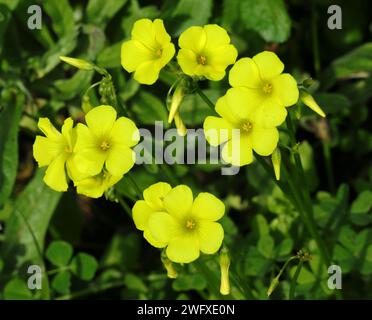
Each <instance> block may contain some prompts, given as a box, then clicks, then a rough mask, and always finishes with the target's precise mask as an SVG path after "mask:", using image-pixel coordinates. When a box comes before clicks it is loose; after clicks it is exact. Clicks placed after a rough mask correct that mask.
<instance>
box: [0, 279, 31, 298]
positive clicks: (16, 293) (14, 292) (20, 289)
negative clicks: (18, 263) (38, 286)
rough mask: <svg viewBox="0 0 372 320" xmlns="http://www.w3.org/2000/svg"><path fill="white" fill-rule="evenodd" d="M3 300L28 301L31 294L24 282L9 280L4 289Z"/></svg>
mask: <svg viewBox="0 0 372 320" xmlns="http://www.w3.org/2000/svg"><path fill="white" fill-rule="evenodd" d="M3 294H4V299H5V300H30V299H31V298H32V294H31V291H30V289H29V288H28V287H27V285H26V283H25V281H24V280H22V279H20V278H18V277H16V278H14V279H12V280H10V281H9V282H8V283H7V284H6V285H5V287H4V293H3Z"/></svg>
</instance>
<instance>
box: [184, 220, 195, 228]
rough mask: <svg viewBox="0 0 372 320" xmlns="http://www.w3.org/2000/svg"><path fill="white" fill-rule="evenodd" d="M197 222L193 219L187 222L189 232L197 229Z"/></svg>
mask: <svg viewBox="0 0 372 320" xmlns="http://www.w3.org/2000/svg"><path fill="white" fill-rule="evenodd" d="M195 226H196V222H195V221H194V220H193V219H188V220H186V228H187V229H189V230H193V229H195Z"/></svg>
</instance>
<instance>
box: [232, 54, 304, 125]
mask: <svg viewBox="0 0 372 320" xmlns="http://www.w3.org/2000/svg"><path fill="white" fill-rule="evenodd" d="M283 69H284V64H283V63H282V62H281V61H280V59H279V58H278V56H277V55H276V54H275V53H273V52H269V51H264V52H261V53H259V54H257V55H255V56H254V57H253V58H252V59H251V58H242V59H240V60H238V61H237V62H236V63H235V64H234V66H233V67H232V68H231V70H230V73H229V82H230V85H231V86H232V87H244V88H245V89H246V90H247V92H248V94H247V98H248V100H249V101H250V103H251V104H252V105H254V106H255V107H256V108H258V110H257V119H258V121H259V122H260V123H261V124H262V125H264V126H266V127H273V126H278V125H280V124H282V123H283V121H284V120H285V117H286V116H287V110H286V108H285V107H289V106H291V105H293V104H295V103H296V102H297V100H298V95H299V92H298V88H297V83H296V80H295V79H294V78H293V77H292V76H291V75H290V74H289V73H282V72H283Z"/></svg>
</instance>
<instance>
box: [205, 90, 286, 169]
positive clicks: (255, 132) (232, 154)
mask: <svg viewBox="0 0 372 320" xmlns="http://www.w3.org/2000/svg"><path fill="white" fill-rule="evenodd" d="M215 109H216V112H217V113H218V114H219V115H220V116H221V117H214V116H209V117H207V118H206V119H205V121H204V132H205V136H206V139H207V141H208V142H209V143H210V144H211V145H212V146H218V145H220V144H222V143H225V142H226V144H225V145H224V147H223V149H222V158H223V160H224V161H226V162H228V163H231V164H233V165H236V166H243V165H247V164H250V163H251V162H252V161H253V152H252V150H254V151H255V152H257V153H258V154H259V155H262V156H268V155H270V154H271V153H273V151H274V150H275V148H276V145H277V144H278V140H279V133H278V130H277V129H276V127H274V126H272V127H267V126H266V127H265V126H264V125H263V124H262V122H260V120H259V116H260V113H257V109H256V106H255V105H254V104H252V103H251V100H250V92H249V91H248V90H247V89H246V88H231V89H229V90H228V91H227V93H226V94H225V95H224V96H222V97H221V98H219V99H218V101H217V103H216V108H215ZM234 129H235V130H234Z"/></svg>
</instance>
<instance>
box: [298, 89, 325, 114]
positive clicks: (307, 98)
mask: <svg viewBox="0 0 372 320" xmlns="http://www.w3.org/2000/svg"><path fill="white" fill-rule="evenodd" d="M300 99H301V101H302V102H303V103H304V104H305V105H306V106H308V107H309V108H310V109H311V110H313V111H314V112H316V113H317V114H319V115H320V116H321V117H325V116H326V114H325V113H324V111H323V110H322V108H321V107H320V106H319V105H318V104H317V103H316V101H315V100H314V98H313V96H312V95H311V94H310V93H308V92H307V91H305V90H300Z"/></svg>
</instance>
